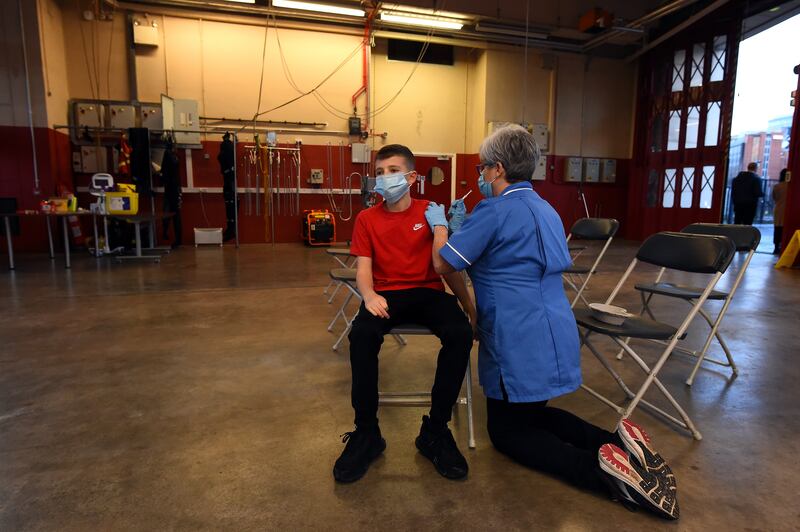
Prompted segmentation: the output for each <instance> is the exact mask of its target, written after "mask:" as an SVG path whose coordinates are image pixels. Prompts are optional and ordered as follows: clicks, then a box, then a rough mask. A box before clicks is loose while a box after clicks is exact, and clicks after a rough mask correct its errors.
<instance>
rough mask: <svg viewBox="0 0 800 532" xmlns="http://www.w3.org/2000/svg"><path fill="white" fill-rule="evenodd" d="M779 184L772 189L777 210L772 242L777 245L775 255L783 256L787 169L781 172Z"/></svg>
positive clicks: (774, 213)
mask: <svg viewBox="0 0 800 532" xmlns="http://www.w3.org/2000/svg"><path fill="white" fill-rule="evenodd" d="M778 179H779V181H778V184H777V185H775V186H774V187H772V201H774V202H775V209H774V210H773V211H772V214H773V222H772V223H774V224H775V231H774V233H773V236H772V242H773V243H774V244H775V250H774V251H773V252H772V254H773V255H780V254H781V239H783V213H784V212H785V211H786V168H784V169H783V170H781V173H780V177H779V178H778Z"/></svg>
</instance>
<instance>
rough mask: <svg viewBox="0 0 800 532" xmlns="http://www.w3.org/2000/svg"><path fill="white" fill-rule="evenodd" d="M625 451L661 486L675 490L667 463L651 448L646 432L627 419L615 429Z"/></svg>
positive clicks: (675, 485)
mask: <svg viewBox="0 0 800 532" xmlns="http://www.w3.org/2000/svg"><path fill="white" fill-rule="evenodd" d="M617 434H619V437H620V439H621V440H622V443H624V444H625V449H626V450H627V451H628V452H629V453H630V455H631V456H633V457H634V458H635V459H636V460H638V461H639V465H640V466H642V467H644V468H645V469H647V471H648V472H649V473H652V474H654V475H656V476H658V477H659V478H660V479H661V481H662V484H664V485H666V486H667V487H668V488H670V489H673V490H674V489H677V482H676V480H675V474H674V473H673V472H672V469H670V468H669V466H668V465H667V462H666V461H665V460H664V459H663V458H662V457H661V455H660V454H658V452H657V451H656V450H655V449H654V448H653V445H652V442H651V441H650V436H648V434H647V432H645V430H644V429H643V428H642V427H640V426H639V425H637V424H636V423H634V422H633V421H631V420H630V419H628V418H625V419H623V420H622V421H620V422H619V427H618V428H617Z"/></svg>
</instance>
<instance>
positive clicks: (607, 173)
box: [600, 159, 617, 183]
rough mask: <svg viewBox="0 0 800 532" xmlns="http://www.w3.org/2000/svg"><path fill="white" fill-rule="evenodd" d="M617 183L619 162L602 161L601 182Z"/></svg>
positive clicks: (611, 160) (613, 160) (614, 160)
mask: <svg viewBox="0 0 800 532" xmlns="http://www.w3.org/2000/svg"><path fill="white" fill-rule="evenodd" d="M616 181H617V160H616V159H602V160H601V161H600V182H601V183H615V182H616Z"/></svg>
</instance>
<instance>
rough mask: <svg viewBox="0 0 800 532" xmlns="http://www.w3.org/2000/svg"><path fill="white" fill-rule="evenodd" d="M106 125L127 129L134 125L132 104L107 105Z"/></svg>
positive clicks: (134, 110) (134, 115)
mask: <svg viewBox="0 0 800 532" xmlns="http://www.w3.org/2000/svg"><path fill="white" fill-rule="evenodd" d="M107 124H108V127H113V128H119V129H128V128H129V127H136V108H135V107H134V106H132V105H116V104H110V105H109V106H108V122H107Z"/></svg>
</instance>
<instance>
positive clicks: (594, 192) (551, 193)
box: [456, 154, 630, 232]
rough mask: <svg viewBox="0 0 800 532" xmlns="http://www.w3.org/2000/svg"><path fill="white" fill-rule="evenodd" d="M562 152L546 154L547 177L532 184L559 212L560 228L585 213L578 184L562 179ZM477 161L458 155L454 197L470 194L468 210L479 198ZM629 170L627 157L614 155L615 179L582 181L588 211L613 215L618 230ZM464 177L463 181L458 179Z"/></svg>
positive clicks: (475, 157) (624, 218) (475, 156)
mask: <svg viewBox="0 0 800 532" xmlns="http://www.w3.org/2000/svg"><path fill="white" fill-rule="evenodd" d="M566 158H567V157H566V156H563V155H548V156H547V177H546V179H545V180H544V181H534V182H533V188H534V190H536V192H538V193H539V195H540V196H541V197H542V198H544V199H545V200H547V202H548V203H550V205H552V206H553V208H554V209H555V210H556V212H558V214H559V216H561V220H562V221H563V222H564V230H565V231H567V232H569V228H570V227H572V224H573V223H575V221H576V220H578V219H579V218H584V217H585V216H586V213H585V211H584V208H583V202H582V201H580V199H579V197H578V190H579V189H578V185H577V184H574V183H564V182H563V178H564V160H565V159H566ZM479 163H480V157H479V156H478V154H459V155H458V176H459V178H458V181H457V182H456V197H459V198H460V197H462V196H463V195H464V194H466V193H467V191H469V190H472V191H473V192H472V194H470V195H469V197H468V198H467V199H466V202H465V203H466V205H467V210H472V209H473V208H474V207H475V205H476V204H477V203H478V202H479V201H480V200H481V199H483V197H482V196H481V194H480V192H479V191H478V173H477V170H476V169H475V166H476V165H477V164H479ZM629 172H630V160H628V159H617V181H616V183H613V184H612V183H585V184H584V185H583V192H584V194H585V196H586V203H587V205H588V207H589V215H590V216H592V217H599V218H616V219H617V220H619V222H620V231H622V230H623V229H624V228H625V225H626V221H627V208H628V204H627V186H628V175H629ZM463 181H466V185H463V184H462V182H463Z"/></svg>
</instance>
